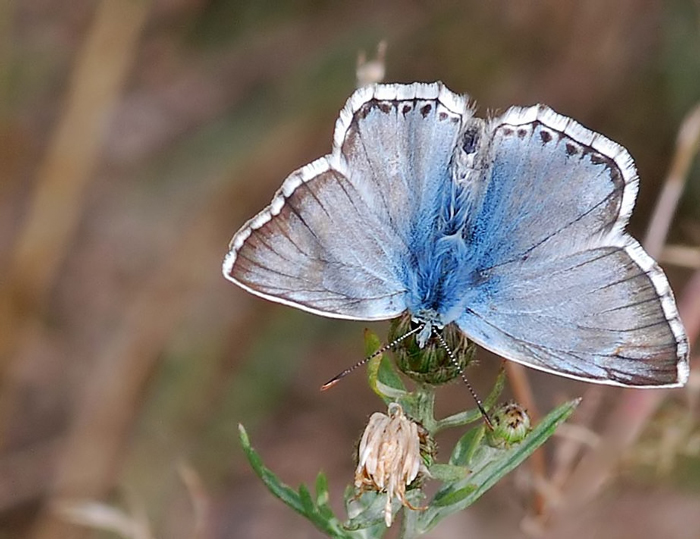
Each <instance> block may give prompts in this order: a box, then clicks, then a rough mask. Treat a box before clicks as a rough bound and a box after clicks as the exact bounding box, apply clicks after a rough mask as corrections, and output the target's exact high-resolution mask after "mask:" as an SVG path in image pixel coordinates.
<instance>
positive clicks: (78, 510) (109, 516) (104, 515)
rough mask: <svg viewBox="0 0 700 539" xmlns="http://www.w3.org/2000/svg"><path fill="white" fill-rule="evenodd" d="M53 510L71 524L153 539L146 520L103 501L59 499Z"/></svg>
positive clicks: (135, 538)
mask: <svg viewBox="0 0 700 539" xmlns="http://www.w3.org/2000/svg"><path fill="white" fill-rule="evenodd" d="M54 511H55V512H56V514H57V515H59V516H60V517H61V518H64V519H65V520H67V521H69V522H72V523H73V524H77V525H79V526H85V527H88V528H93V529H96V530H102V531H109V532H113V533H116V534H117V535H119V536H120V537H123V538H124V539H153V536H152V535H151V531H150V529H149V526H148V523H147V522H144V521H142V520H140V519H136V518H134V517H132V516H130V515H127V514H126V513H125V512H124V511H122V510H121V509H116V508H114V507H111V506H110V505H107V504H104V503H97V502H92V501H61V502H57V503H56V504H55V505H54Z"/></svg>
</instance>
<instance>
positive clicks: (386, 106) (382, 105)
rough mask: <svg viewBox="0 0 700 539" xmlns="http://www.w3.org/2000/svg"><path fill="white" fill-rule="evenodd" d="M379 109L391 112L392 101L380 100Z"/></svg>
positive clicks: (385, 112) (386, 112) (387, 112)
mask: <svg viewBox="0 0 700 539" xmlns="http://www.w3.org/2000/svg"><path fill="white" fill-rule="evenodd" d="M379 110H381V111H382V112H383V113H384V114H389V113H390V112H391V103H388V102H386V101H380V102H379Z"/></svg>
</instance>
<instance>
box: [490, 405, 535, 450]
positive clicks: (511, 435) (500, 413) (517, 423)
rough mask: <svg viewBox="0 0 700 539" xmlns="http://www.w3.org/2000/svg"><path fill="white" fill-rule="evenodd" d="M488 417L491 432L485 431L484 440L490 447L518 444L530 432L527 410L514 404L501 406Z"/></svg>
mask: <svg viewBox="0 0 700 539" xmlns="http://www.w3.org/2000/svg"><path fill="white" fill-rule="evenodd" d="M490 415H491V423H493V430H487V431H486V438H487V440H488V443H489V445H491V446H492V447H498V448H506V447H509V446H511V445H513V444H518V443H520V442H522V441H523V440H524V439H525V436H527V434H528V433H529V432H530V430H531V428H530V416H529V415H528V414H527V410H525V408H523V407H522V406H520V405H519V404H517V403H515V402H507V403H505V404H501V405H500V406H499V407H498V408H496V409H495V410H494V411H493V412H492V413H491V414H490Z"/></svg>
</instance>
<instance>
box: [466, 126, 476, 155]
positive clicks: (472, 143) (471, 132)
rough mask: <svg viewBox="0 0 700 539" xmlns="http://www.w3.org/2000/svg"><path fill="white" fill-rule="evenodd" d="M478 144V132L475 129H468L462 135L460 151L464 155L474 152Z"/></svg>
mask: <svg viewBox="0 0 700 539" xmlns="http://www.w3.org/2000/svg"><path fill="white" fill-rule="evenodd" d="M478 144H479V130H478V129H477V128H476V127H469V128H467V130H466V131H465V132H464V135H462V149H463V150H464V152H465V153H466V154H470V153H474V152H476V147H477V145H478Z"/></svg>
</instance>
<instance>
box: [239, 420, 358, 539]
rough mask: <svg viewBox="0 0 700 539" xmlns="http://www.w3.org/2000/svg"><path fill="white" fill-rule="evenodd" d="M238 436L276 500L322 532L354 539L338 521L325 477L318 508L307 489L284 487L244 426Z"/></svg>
mask: <svg viewBox="0 0 700 539" xmlns="http://www.w3.org/2000/svg"><path fill="white" fill-rule="evenodd" d="M238 431H239V436H240V440H241V445H242V446H243V451H244V452H245V454H246V457H247V458H248V462H250V465H251V466H252V468H253V470H254V471H255V473H256V474H257V475H258V477H260V479H262V481H263V483H265V486H266V487H267V488H268V490H269V491H270V492H271V493H272V494H273V495H274V496H276V497H277V498H279V499H280V500H282V501H283V502H284V503H285V504H287V505H288V506H289V507H291V508H292V509H294V510H295V511H296V512H297V513H300V514H301V515H303V516H305V517H306V518H307V519H309V520H310V521H311V522H312V523H313V524H314V525H315V526H316V527H317V528H318V529H319V530H321V531H322V532H324V533H325V534H327V535H329V536H330V537H334V538H337V539H355V537H357V536H355V535H353V534H351V533H349V532H347V531H346V530H344V529H343V527H342V524H341V523H340V521H339V520H338V519H337V518H336V517H335V515H334V514H333V512H332V511H331V510H330V507H328V505H327V501H328V485H327V481H326V478H325V475H323V474H319V476H318V477H317V478H316V491H317V496H316V498H317V501H318V503H319V505H321V504H322V507H318V506H317V505H316V503H314V500H313V498H312V496H311V493H310V492H309V489H308V488H307V487H306V485H303V484H302V485H300V486H299V491H298V492H296V491H294V489H292V488H291V487H289V486H287V485H285V484H284V483H282V482H281V481H280V480H279V478H278V477H277V476H276V475H275V474H274V473H273V472H272V471H271V470H270V469H269V468H267V467H265V465H264V464H263V462H262V459H261V458H260V455H258V454H257V453H256V452H255V450H254V449H253V448H252V447H251V445H250V440H249V438H248V433H247V432H246V431H245V428H244V427H243V425H240V424H239V425H238Z"/></svg>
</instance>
